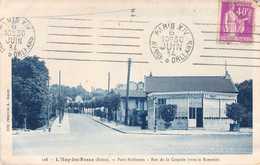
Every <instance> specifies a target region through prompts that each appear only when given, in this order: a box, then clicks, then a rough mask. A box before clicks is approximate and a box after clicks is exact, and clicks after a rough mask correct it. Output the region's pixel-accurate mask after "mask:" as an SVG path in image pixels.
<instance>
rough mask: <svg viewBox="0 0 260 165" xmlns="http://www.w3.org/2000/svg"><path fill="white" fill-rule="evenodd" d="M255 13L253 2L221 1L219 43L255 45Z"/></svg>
mask: <svg viewBox="0 0 260 165" xmlns="http://www.w3.org/2000/svg"><path fill="white" fill-rule="evenodd" d="M254 12H255V8H254V7H253V5H252V1H237V0H231V1H230V0H229V1H226V0H221V1H220V15H219V16H220V20H219V21H220V22H219V27H218V28H219V30H218V31H219V33H218V41H219V43H228V44H229V43H236V44H237V43H244V44H251V43H253V34H254Z"/></svg>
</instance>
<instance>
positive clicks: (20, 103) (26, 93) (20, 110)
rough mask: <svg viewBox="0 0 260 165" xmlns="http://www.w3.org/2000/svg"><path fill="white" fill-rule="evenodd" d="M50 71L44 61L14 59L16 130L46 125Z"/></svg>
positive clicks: (13, 83) (28, 58)
mask: <svg viewBox="0 0 260 165" xmlns="http://www.w3.org/2000/svg"><path fill="white" fill-rule="evenodd" d="M48 80H49V71H48V69H47V67H46V66H45V62H44V61H39V58H38V57H36V56H34V57H26V58H24V59H23V60H21V59H18V58H13V59H12V99H13V100H12V104H13V109H12V115H13V119H12V120H13V127H14V128H30V129H36V128H38V127H40V126H42V125H44V124H45V123H46V119H47V106H46V105H47V103H48V85H47V84H48V83H47V82H48Z"/></svg>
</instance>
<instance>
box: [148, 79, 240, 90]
mask: <svg viewBox="0 0 260 165" xmlns="http://www.w3.org/2000/svg"><path fill="white" fill-rule="evenodd" d="M188 91H205V92H224V93H237V92H238V90H237V88H236V87H235V85H234V83H233V82H232V80H231V79H225V77H224V76H176V77H175V76H174V77H168V76H165V77H161V76H147V77H146V78H145V92H146V93H151V92H188Z"/></svg>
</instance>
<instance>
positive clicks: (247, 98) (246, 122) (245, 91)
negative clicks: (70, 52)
mask: <svg viewBox="0 0 260 165" xmlns="http://www.w3.org/2000/svg"><path fill="white" fill-rule="evenodd" d="M235 85H236V87H237V89H238V91H239V94H238V96H237V102H238V103H240V104H241V105H242V106H244V107H245V108H246V111H245V114H244V115H243V118H242V121H241V123H240V124H241V126H242V127H252V123H253V122H252V121H253V120H252V118H253V117H252V114H253V99H252V97H253V90H252V80H245V81H243V82H242V83H239V84H235Z"/></svg>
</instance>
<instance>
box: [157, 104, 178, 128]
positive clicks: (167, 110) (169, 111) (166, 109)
mask: <svg viewBox="0 0 260 165" xmlns="http://www.w3.org/2000/svg"><path fill="white" fill-rule="evenodd" d="M176 111H177V105H176V104H174V105H172V104H163V105H160V106H159V112H160V113H161V117H162V119H163V120H164V121H165V127H166V128H168V127H169V126H170V125H171V122H172V121H173V120H174V117H175V114H176Z"/></svg>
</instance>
